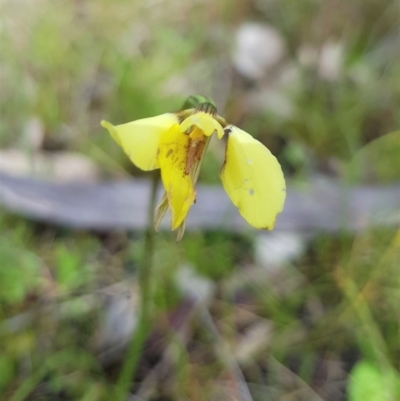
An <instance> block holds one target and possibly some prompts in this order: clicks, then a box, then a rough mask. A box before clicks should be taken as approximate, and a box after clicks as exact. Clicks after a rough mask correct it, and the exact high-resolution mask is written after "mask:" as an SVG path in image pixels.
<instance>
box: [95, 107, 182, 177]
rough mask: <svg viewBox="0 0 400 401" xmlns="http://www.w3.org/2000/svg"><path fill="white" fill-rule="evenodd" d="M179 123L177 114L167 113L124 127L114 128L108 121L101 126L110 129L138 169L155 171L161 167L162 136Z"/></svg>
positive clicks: (117, 126)
mask: <svg viewBox="0 0 400 401" xmlns="http://www.w3.org/2000/svg"><path fill="white" fill-rule="evenodd" d="M177 122H178V118H177V116H176V115H175V114H172V113H167V114H162V115H160V116H157V117H150V118H143V119H141V120H136V121H132V122H130V123H127V124H122V125H116V126H114V125H112V124H111V123H109V122H107V121H102V122H101V125H102V126H103V127H104V128H107V129H108V131H109V132H110V134H111V136H112V137H113V138H114V140H115V141H116V142H117V143H118V145H120V146H121V147H122V148H123V149H124V151H125V153H126V154H127V155H128V156H129V158H130V159H131V160H132V162H133V163H134V164H135V165H136V166H137V167H139V168H140V169H142V170H154V169H156V168H158V167H159V166H158V163H157V153H158V145H159V143H160V139H161V136H162V134H163V133H164V132H166V131H168V130H169V129H170V128H171V126H172V125H174V124H176V123H177Z"/></svg>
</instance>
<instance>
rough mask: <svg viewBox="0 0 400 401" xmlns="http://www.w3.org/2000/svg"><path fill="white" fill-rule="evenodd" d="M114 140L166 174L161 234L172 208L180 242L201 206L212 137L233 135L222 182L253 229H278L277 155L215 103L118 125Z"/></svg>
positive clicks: (141, 163)
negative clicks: (200, 182) (200, 186)
mask: <svg viewBox="0 0 400 401" xmlns="http://www.w3.org/2000/svg"><path fill="white" fill-rule="evenodd" d="M101 125H102V126H103V127H104V128H107V129H108V131H109V132H110V134H111V136H112V137H113V138H114V140H115V141H116V142H117V143H118V144H119V145H120V146H121V147H122V148H123V150H124V151H125V153H126V154H127V155H128V156H129V158H130V159H131V160H132V162H133V163H134V164H135V165H136V166H137V167H139V168H140V169H142V170H146V171H147V170H154V169H158V168H159V169H160V170H161V179H162V182H163V185H164V189H165V194H164V196H163V198H162V200H161V203H160V204H159V206H158V207H157V209H156V212H155V219H154V220H155V221H154V224H155V228H156V230H158V228H159V225H160V222H161V219H162V218H163V216H164V214H165V213H166V211H167V209H168V208H169V209H170V212H171V228H172V230H175V229H178V238H177V240H178V241H179V240H180V239H181V238H182V236H183V233H184V230H185V220H186V216H187V214H188V212H189V209H190V207H191V206H192V205H193V203H195V200H196V191H195V184H196V182H197V179H198V176H199V172H200V167H201V164H202V161H203V158H204V155H205V152H206V149H207V146H208V143H209V141H210V138H211V135H213V134H216V135H217V137H218V138H219V139H221V138H222V137H223V136H224V135H226V136H227V144H226V153H225V162H224V164H223V167H222V170H221V173H220V177H221V181H222V184H223V186H224V188H225V191H226V192H227V194H228V196H229V197H230V199H231V200H232V202H233V204H234V205H235V206H236V207H237V208H238V209H239V212H240V214H241V215H242V216H243V217H244V219H245V220H246V221H247V222H248V223H249V224H251V225H252V226H253V227H256V228H260V229H266V230H272V229H273V227H274V224H275V219H276V216H277V215H278V214H279V213H280V212H281V211H282V209H283V204H284V201H285V195H286V188H285V179H284V177H283V173H282V170H281V167H280V165H279V163H278V161H277V160H276V158H275V156H273V155H272V154H271V152H270V151H269V150H268V149H267V148H266V147H265V146H264V145H263V144H262V143H261V142H259V141H257V140H256V139H254V138H253V137H252V136H251V135H249V134H248V133H247V132H245V131H242V130H241V129H239V128H237V127H235V126H234V125H230V124H228V123H227V122H226V121H225V120H224V119H223V118H222V117H220V116H219V115H217V110H216V108H215V107H214V105H213V104H212V103H210V102H204V103H200V104H199V105H198V106H197V107H196V108H190V109H186V110H182V111H180V112H177V113H166V114H162V115H160V116H156V117H150V118H144V119H141V120H137V121H133V122H130V123H127V124H122V125H117V126H114V125H112V124H111V123H109V122H107V121H102V122H101Z"/></svg>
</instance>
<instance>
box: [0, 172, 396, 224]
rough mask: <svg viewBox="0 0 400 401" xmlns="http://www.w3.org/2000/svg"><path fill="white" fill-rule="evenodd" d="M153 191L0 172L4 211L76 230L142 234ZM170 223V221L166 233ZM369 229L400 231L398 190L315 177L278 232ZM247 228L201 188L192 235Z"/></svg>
mask: <svg viewBox="0 0 400 401" xmlns="http://www.w3.org/2000/svg"><path fill="white" fill-rule="evenodd" d="M149 190H150V182H148V181H144V180H125V181H118V182H105V183H100V184H99V183H93V184H72V183H71V184H65V183H63V184H57V183H55V182H49V181H41V180H36V179H33V178H30V177H24V178H20V177H12V176H9V175H6V174H3V173H0V205H1V206H2V207H3V208H4V209H5V210H6V211H9V212H12V213H16V214H20V215H23V216H26V217H29V218H32V219H35V220H39V221H43V222H48V223H52V224H57V225H61V226H66V227H70V228H75V229H91V230H114V229H127V230H142V229H144V227H145V226H146V216H147V214H146V208H147V202H148V198H149ZM160 194H161V189H160ZM168 223H169V221H168V218H166V219H165V220H164V222H163V224H162V228H164V229H166V228H168ZM370 225H373V226H379V225H382V226H397V227H398V226H400V186H387V187H378V186H374V187H357V188H351V187H346V186H342V185H340V184H339V183H338V182H335V181H333V180H331V179H328V178H325V177H316V178H313V179H311V180H310V182H309V183H308V184H307V185H303V186H302V188H301V189H298V188H295V187H293V186H290V185H289V188H288V193H287V201H286V204H285V209H284V211H283V212H282V213H281V214H280V215H279V216H278V220H277V224H276V229H277V230H311V231H313V230H327V231H331V232H335V231H338V230H341V229H344V230H351V231H359V230H362V229H364V228H366V227H368V226H370ZM247 227H249V226H248V225H247V224H246V222H245V221H244V220H243V219H242V218H241V216H240V215H239V213H238V211H237V210H236V208H235V207H234V206H233V205H232V204H231V202H230V200H229V198H228V197H227V195H226V194H225V192H224V190H223V189H222V187H211V186H205V185H198V187H197V203H196V204H195V205H194V206H193V207H192V209H191V211H190V213H189V218H188V224H187V229H188V230H191V229H198V228H201V229H206V230H215V229H224V230H229V231H239V230H243V229H246V228H247Z"/></svg>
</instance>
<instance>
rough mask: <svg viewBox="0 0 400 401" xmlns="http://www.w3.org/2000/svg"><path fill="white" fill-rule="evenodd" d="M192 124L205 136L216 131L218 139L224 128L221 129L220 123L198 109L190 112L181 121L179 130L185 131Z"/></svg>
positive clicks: (222, 134) (221, 135)
mask: <svg viewBox="0 0 400 401" xmlns="http://www.w3.org/2000/svg"><path fill="white" fill-rule="evenodd" d="M193 125H195V126H197V127H198V128H200V130H201V131H203V133H204V135H206V136H210V135H212V134H213V133H214V132H216V133H217V135H218V138H219V139H221V138H222V137H223V136H224V130H223V129H222V127H221V124H220V123H219V122H218V121H217V120H216V119H215V118H214V117H213V116H211V115H210V114H208V113H204V112H202V111H199V112H197V113H194V114H192V115H191V116H189V117H188V118H186V119H185V120H184V121H183V122H182V123H181V130H182V131H183V132H186V131H187V130H188V129H189V128H190V127H192V126H193Z"/></svg>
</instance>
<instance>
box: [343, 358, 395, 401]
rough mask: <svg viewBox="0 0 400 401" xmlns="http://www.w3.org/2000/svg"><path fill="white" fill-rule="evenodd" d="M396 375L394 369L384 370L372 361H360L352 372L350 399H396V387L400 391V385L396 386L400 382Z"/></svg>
mask: <svg viewBox="0 0 400 401" xmlns="http://www.w3.org/2000/svg"><path fill="white" fill-rule="evenodd" d="M396 376H397V375H396V373H395V372H394V371H389V372H383V371H382V370H380V369H379V368H378V367H377V366H375V365H374V364H372V363H370V362H367V361H360V362H358V363H357V364H356V365H355V366H354V367H353V369H352V371H351V374H350V379H349V384H348V396H349V401H391V400H395V399H396V397H395V395H394V394H393V392H396V387H397V391H398V387H399V386H398V385H397V386H396V384H398V383H399V378H398V377H396ZM396 382H397V383H396ZM393 385H394V386H393Z"/></svg>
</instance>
